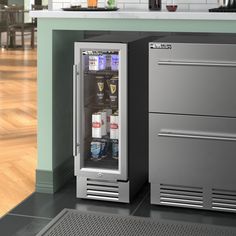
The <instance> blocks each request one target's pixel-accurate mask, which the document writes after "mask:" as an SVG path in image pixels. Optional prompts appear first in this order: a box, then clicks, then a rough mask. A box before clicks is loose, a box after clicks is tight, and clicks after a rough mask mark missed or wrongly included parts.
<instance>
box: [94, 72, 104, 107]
mask: <svg viewBox="0 0 236 236" xmlns="http://www.w3.org/2000/svg"><path fill="white" fill-rule="evenodd" d="M104 83H105V79H104V77H103V76H96V100H97V104H98V105H103V104H104V99H105V96H104V95H105V89H104V85H105V84H104Z"/></svg>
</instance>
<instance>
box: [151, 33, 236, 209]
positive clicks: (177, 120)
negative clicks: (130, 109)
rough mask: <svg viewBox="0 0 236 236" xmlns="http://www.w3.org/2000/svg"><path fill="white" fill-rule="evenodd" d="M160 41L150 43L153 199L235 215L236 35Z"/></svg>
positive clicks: (155, 202) (159, 201)
mask: <svg viewBox="0 0 236 236" xmlns="http://www.w3.org/2000/svg"><path fill="white" fill-rule="evenodd" d="M161 40H162V41H160V40H159V41H157V42H151V43H150V44H149V63H150V64H149V181H150V183H151V203H152V204H161V205H169V206H180V207H191V208H199V209H209V210H221V211H232V212H236V171H235V166H236V119H235V117H236V92H235V88H236V39H235V38H227V39H224V40H222V39H218V41H217V40H216V39H215V38H214V39H213V38H212V37H210V36H204V37H201V38H198V37H190V38H188V37H183V36H179V37H178V36H177V37H172V38H170V37H168V38H162V39H161ZM234 43H235V44H234Z"/></svg>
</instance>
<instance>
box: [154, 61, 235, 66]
mask: <svg viewBox="0 0 236 236" xmlns="http://www.w3.org/2000/svg"><path fill="white" fill-rule="evenodd" d="M158 65H175V66H223V67H236V62H234V61H232V62H231V61H229V62H220V61H158Z"/></svg>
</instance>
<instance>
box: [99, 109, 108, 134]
mask: <svg viewBox="0 0 236 236" xmlns="http://www.w3.org/2000/svg"><path fill="white" fill-rule="evenodd" d="M99 113H100V114H101V119H102V126H101V134H102V136H104V135H107V113H106V111H104V110H102V111H100V112H99Z"/></svg>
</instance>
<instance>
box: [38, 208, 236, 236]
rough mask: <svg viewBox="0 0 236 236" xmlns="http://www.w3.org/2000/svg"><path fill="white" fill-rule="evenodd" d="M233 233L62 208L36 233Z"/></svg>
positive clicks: (93, 235)
mask: <svg viewBox="0 0 236 236" xmlns="http://www.w3.org/2000/svg"><path fill="white" fill-rule="evenodd" d="M75 235H78V236H80V235H81V236H98V235H99V236H100V235H101V236H111V235H112V236H118V235H119V236H139V235H140V236H141V235H143V236H154V235H155V236H172V235H173V236H236V228H232V227H222V226H212V225H207V224H199V223H198V224H197V223H182V222H177V221H169V220H166V221H164V220H160V221H159V220H154V219H152V218H144V217H135V216H117V215H112V214H102V213H100V214H99V213H90V212H82V211H77V210H72V209H64V210H63V211H61V212H60V213H59V214H58V215H57V216H56V217H55V218H54V219H53V220H52V221H51V222H50V223H49V224H48V225H47V226H46V227H45V228H44V229H43V230H41V231H40V232H39V233H38V234H37V236H75Z"/></svg>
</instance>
